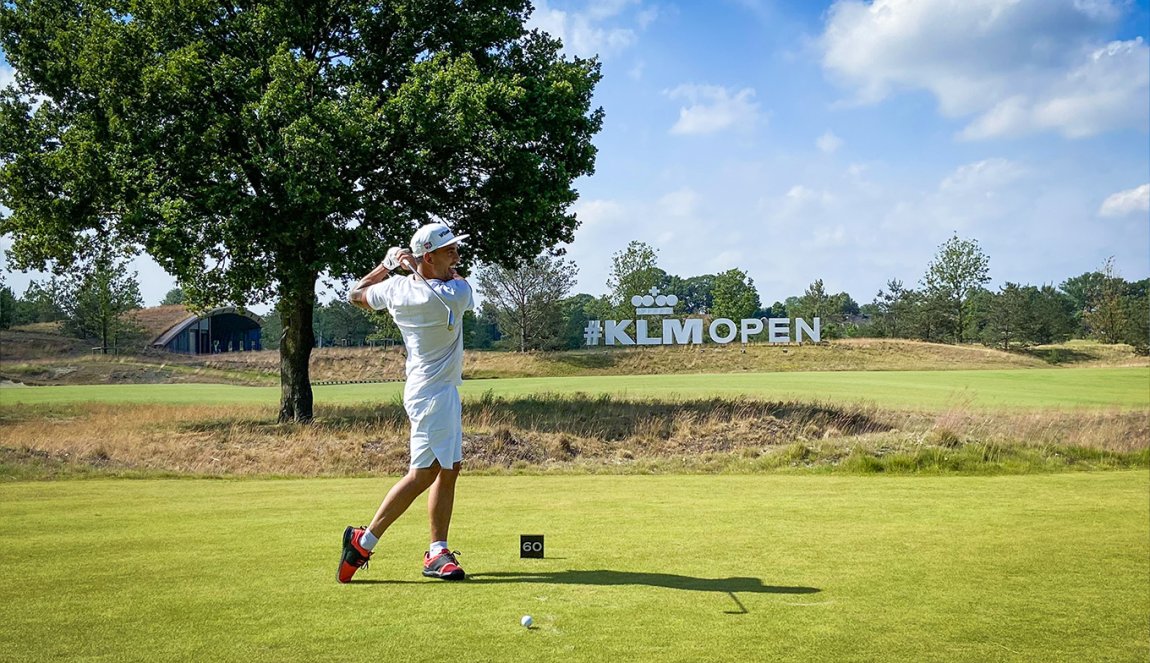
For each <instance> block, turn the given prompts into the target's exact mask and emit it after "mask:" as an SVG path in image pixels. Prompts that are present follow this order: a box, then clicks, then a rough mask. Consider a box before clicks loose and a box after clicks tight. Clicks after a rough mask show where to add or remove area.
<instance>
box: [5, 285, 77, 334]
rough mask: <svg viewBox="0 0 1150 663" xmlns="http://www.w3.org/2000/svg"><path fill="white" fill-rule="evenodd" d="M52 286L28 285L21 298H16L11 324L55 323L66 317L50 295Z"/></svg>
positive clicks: (56, 299)
mask: <svg viewBox="0 0 1150 663" xmlns="http://www.w3.org/2000/svg"><path fill="white" fill-rule="evenodd" d="M51 287H52V284H51V283H50V282H49V283H48V284H47V286H45V285H44V284H41V283H40V282H38V281H31V282H29V283H28V288H27V289H26V290H25V291H24V296H23V297H18V298H16V301H15V302H14V303H13V307H12V324H13V325H27V324H32V323H36V322H57V321H60V320H63V319H64V318H66V317H67V314H66V313H64V309H63V308H61V306H60V302H59V301H58V298H57V296H56V295H54V294H53V293H52V290H51Z"/></svg>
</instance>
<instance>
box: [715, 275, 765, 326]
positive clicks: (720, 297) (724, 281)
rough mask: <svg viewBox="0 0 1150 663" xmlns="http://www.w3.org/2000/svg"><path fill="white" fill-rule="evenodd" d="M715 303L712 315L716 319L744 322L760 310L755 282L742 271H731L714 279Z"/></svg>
mask: <svg viewBox="0 0 1150 663" xmlns="http://www.w3.org/2000/svg"><path fill="white" fill-rule="evenodd" d="M712 283H713V285H712V292H713V296H714V303H713V306H712V308H711V311H710V313H711V315H712V316H713V317H716V318H728V319H731V320H742V319H744V318H750V317H752V316H754V315H755V311H757V310H758V309H759V293H758V291H757V290H755V282H754V280H753V279H752V278H751V277H749V276H747V273H746V272H744V271H743V270H741V269H729V270H727V271H725V272H723V273H721V274H717V275H715V277H714V280H713V282H712Z"/></svg>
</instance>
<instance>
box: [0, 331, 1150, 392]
mask: <svg viewBox="0 0 1150 663" xmlns="http://www.w3.org/2000/svg"><path fill="white" fill-rule="evenodd" d="M89 352H90V350H89V349H87V348H86V347H85V344H83V343H80V342H78V341H71V340H68V339H65V338H63V337H59V336H55V337H53V335H51V334H44V333H35V334H30V333H27V332H11V331H5V332H0V380H8V381H14V382H21V383H24V384H132V383H137V384H139V383H144V384H148V383H168V382H212V383H235V384H257V385H258V384H263V385H271V384H278V381H279V362H280V358H279V353H278V352H276V351H263V352H243V353H226V354H218V355H210V356H187V355H174V354H167V353H146V354H140V355H133V356H105V355H98V354H96V355H94V354H89ZM403 364H404V352H403V348H402V347H391V348H317V349H316V350H315V351H314V352H313V353H312V361H311V377H312V381H313V382H317V383H318V382H347V381H364V380H402V379H403ZM1052 365H1055V366H1075V367H1085V366H1146V365H1150V360H1147V359H1146V358H1144V357H1136V356H1134V355H1133V353H1132V352H1131V351H1130V349H1129V348H1128V347H1126V346H1105V345H1100V344H1097V343H1092V342H1084V341H1075V342H1071V343H1067V344H1062V345H1057V346H1046V347H1043V348H1038V349H1035V350H1032V351H1030V352H1028V353H1025V354H1024V353H1006V352H1002V351H1000V350H994V349H990V348H985V347H982V346H973V345H967V346H954V345H940V344H934V343H922V342H918V341H904V340H891V339H851V340H841V341H832V342H829V343H824V344H820V345H802V346H796V345H789V346H779V345H765V344H752V345H749V346H747V347H746V348H742V347H740V346H701V347H700V346H683V347H663V346H658V347H644V348H612V349H604V348H599V349H594V350H572V351H567V352H551V353H525V354H520V353H514V352H498V351H468V352H467V353H466V354H465V357H464V377H465V378H468V379H476V378H515V377H564V376H574V375H592V376H593V375H653V374H682V373H763V372H791V371H894V370H955V369H967V370H971V369H975V370H977V369H1011V368H1023V369H1025V368H1048V367H1050V366H1052Z"/></svg>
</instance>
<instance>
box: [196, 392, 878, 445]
mask: <svg viewBox="0 0 1150 663" xmlns="http://www.w3.org/2000/svg"><path fill="white" fill-rule="evenodd" d="M315 414H316V418H315V422H314V424H313V428H316V429H327V430H360V429H368V430H371V429H375V428H406V427H407V423H408V422H407V413H406V412H405V411H404V409H403V405H402V404H401V403H400V402H399V401H392V402H387V403H372V404H357V405H329V404H320V405H316V408H315ZM875 415H876V412H874V411H872V410H871V409H869V408H866V407H861V406H845V407H834V406H827V405H823V404H818V403H801V402H780V401H758V400H744V399H738V398H734V399H731V398H706V399H695V400H683V401H662V400H657V399H642V398H627V397H618V396H611V395H599V396H589V395H587V394H581V393H576V394H563V395H557V394H537V395H527V396H519V397H513V398H504V397H498V396H493V395H492V394H491V393H490V392H488V393H486V394H483V395H482V396H481V397H480V398H478V399H468V400H465V401H464V402H463V427H464V429H465V430H467V429H468V428H469V427H472V426H476V425H478V426H480V427H492V428H496V429H506V430H511V429H516V430H520V431H533V432H537V433H566V434H569V435H577V436H587V437H594V438H598V439H602V440H623V439H627V438H629V437H632V436H634V435H636V434H637V433H643V434H654V435H656V436H658V437H662V438H664V439H665V438H667V437H668V436H670V435H671V433H672V431H673V430H674V429H675V427H676V425H678V424H681V423H683V422H688V423H690V422H695V423H702V422H712V423H713V422H721V423H729V422H737V421H744V422H745V421H757V422H760V424H761V425H760V426H759V428H760V432H761V433H766V432H769V431H770V430H771V429H782V428H785V429H788V430H789V429H795V430H802V428H803V427H808V426H809V427H811V428H810V430H808V431H807V433H808V434H810V435H815V436H821V433H822V432H823V431H825V430H827V429H831V428H833V429H834V430H835V431H836V432H838V433H839V434H841V435H858V434H862V433H873V432H882V431H887V430H890V428H891V427H890V425H888V424H887V423H885V422H883V421H880V420H878V419H876V416H875ZM293 426H294V425H293V424H278V423H276V422H275V420H274V419H267V420H252V419H250V418H234V419H233V418H226V419H217V420H209V421H191V422H187V423H185V424H183V425H181V426H180V429H181V430H187V431H194V432H215V431H221V430H227V429H231V428H235V427H241V428H249V429H254V428H263V429H277V428H278V429H282V430H285V431H290V430H293Z"/></svg>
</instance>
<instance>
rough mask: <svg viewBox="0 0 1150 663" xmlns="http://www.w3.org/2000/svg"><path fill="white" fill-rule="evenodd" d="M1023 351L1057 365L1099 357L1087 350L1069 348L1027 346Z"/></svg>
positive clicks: (1025, 353)
mask: <svg viewBox="0 0 1150 663" xmlns="http://www.w3.org/2000/svg"><path fill="white" fill-rule="evenodd" d="M1021 352H1022V354H1024V355H1030V356H1031V357H1034V358H1036V359H1041V360H1042V361H1044V362H1046V363H1048V364H1052V365H1055V366H1057V365H1060V364H1077V363H1079V362H1084V361H1091V360H1094V359H1097V357H1096V356H1094V355H1092V354H1089V353H1087V352H1080V351H1078V350H1071V349H1069V348H1025V349H1023V350H1021Z"/></svg>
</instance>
